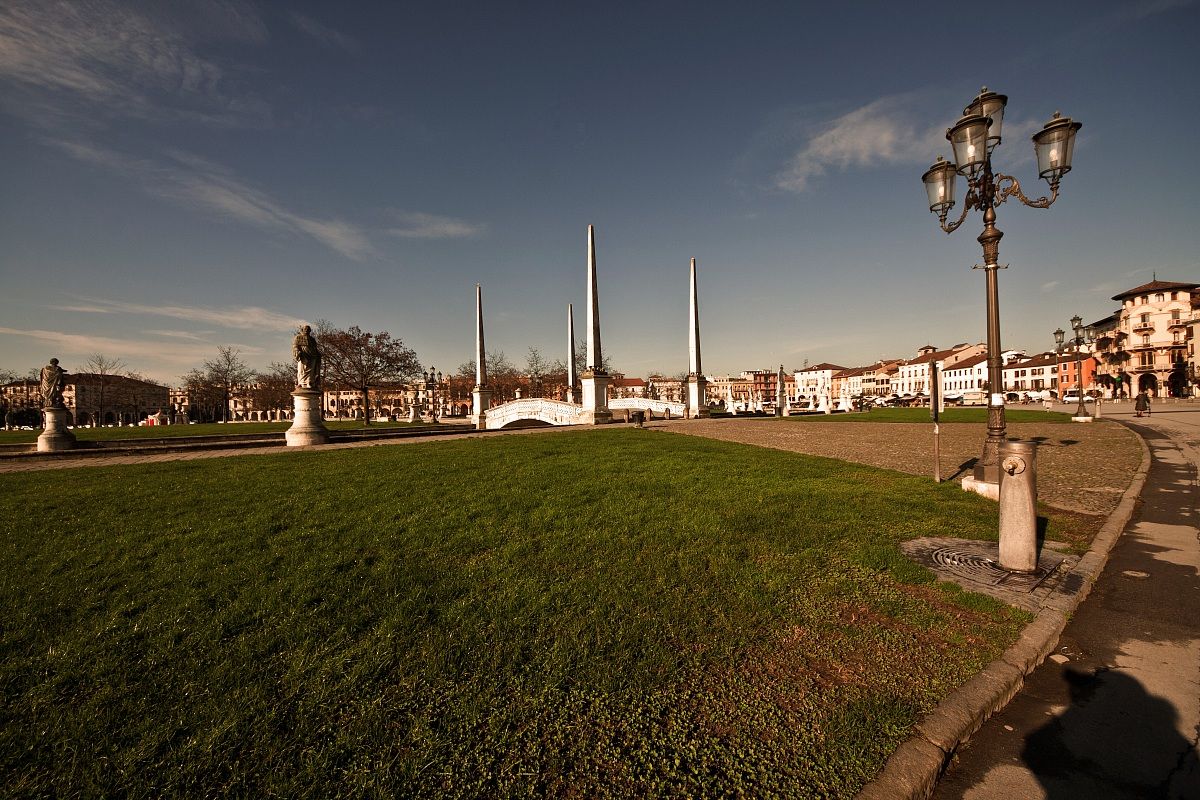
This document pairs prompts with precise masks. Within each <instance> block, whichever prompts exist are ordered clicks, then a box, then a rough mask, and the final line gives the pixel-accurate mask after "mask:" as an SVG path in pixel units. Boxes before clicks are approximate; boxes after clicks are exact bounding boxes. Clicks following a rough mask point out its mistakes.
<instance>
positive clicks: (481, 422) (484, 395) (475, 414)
mask: <svg viewBox="0 0 1200 800" xmlns="http://www.w3.org/2000/svg"><path fill="white" fill-rule="evenodd" d="M491 405H492V390H491V389H486V388H484V387H482V386H476V387H475V388H474V389H472V390H471V424H472V425H474V426H475V430H477V431H482V430H485V429H487V410H488V408H489V407H490V406H491Z"/></svg>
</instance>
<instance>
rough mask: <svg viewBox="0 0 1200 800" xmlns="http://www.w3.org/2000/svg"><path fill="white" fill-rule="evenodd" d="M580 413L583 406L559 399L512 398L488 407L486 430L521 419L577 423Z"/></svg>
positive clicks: (564, 423) (567, 423)
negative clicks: (501, 403) (506, 401)
mask: <svg viewBox="0 0 1200 800" xmlns="http://www.w3.org/2000/svg"><path fill="white" fill-rule="evenodd" d="M582 415H583V406H577V405H575V404H574V403H564V402H563V401H561V400H545V399H541V398H529V399H525V400H513V401H511V402H508V403H504V404H503V405H499V406H496V407H495V408H489V409H488V412H487V427H488V430H495V429H497V428H503V427H504V426H505V425H509V424H511V423H513V422H517V421H518V420H523V419H533V420H538V421H540V422H545V423H548V424H550V425H578V424H579V423H580V417H581V416H582Z"/></svg>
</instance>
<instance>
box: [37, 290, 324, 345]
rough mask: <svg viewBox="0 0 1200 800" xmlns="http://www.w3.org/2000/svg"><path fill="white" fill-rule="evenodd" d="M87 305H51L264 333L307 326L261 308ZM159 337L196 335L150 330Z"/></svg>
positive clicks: (119, 303) (95, 300)
mask: <svg viewBox="0 0 1200 800" xmlns="http://www.w3.org/2000/svg"><path fill="white" fill-rule="evenodd" d="M83 300H84V303H83V304H75V305H61V306H50V308H51V310H54V311H72V312H76V313H91V314H144V315H148V316H158V317H170V318H171V319H181V320H187V321H189V322H202V323H204V324H207V325H218V326H220V327H222V328H234V329H238V330H261V331H293V330H295V329H296V328H297V327H298V326H300V325H303V324H304V323H305V320H302V319H300V318H298V317H290V316H288V315H286V314H280V313H278V312H276V311H271V310H269V309H265V308H259V307H258V306H241V307H234V308H208V307H204V306H181V305H171V304H164V305H145V304H142V303H126V302H123V301H119V300H104V299H100V298H93V297H86V298H83ZM146 332H147V333H155V334H157V335H159V336H176V337H181V338H182V337H194V336H195V334H193V333H189V332H186V331H161V330H156V331H146Z"/></svg>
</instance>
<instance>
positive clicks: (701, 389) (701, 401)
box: [688, 258, 708, 417]
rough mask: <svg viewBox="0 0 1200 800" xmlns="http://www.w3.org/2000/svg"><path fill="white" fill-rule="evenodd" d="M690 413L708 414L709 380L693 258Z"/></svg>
mask: <svg viewBox="0 0 1200 800" xmlns="http://www.w3.org/2000/svg"><path fill="white" fill-rule="evenodd" d="M688 355H689V356H690V361H689V365H688V366H689V369H688V413H689V414H690V415H691V416H692V417H707V416H708V398H707V397H705V390H706V389H707V388H708V381H706V380H705V379H704V372H703V370H702V369H701V367H700V311H699V308H698V307H697V305H696V259H694V258H693V259H692V289H691V303H690V304H689V305H688Z"/></svg>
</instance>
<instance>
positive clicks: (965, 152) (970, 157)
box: [921, 86, 1082, 483]
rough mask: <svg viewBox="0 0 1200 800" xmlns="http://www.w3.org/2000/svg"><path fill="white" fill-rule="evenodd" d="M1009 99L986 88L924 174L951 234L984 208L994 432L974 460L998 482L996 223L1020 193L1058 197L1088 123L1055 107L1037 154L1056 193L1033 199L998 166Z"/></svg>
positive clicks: (1000, 390) (984, 476)
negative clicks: (958, 189)
mask: <svg viewBox="0 0 1200 800" xmlns="http://www.w3.org/2000/svg"><path fill="white" fill-rule="evenodd" d="M1007 103H1008V98H1007V97H1006V96H1005V95H1002V94H996V93H995V92H989V91H988V89H987V87H986V86H985V87H984V88H983V89H981V90H980V92H979V95H978V96H977V97H976V98H975V99H974V101H972V102H971V104H970V105H969V106H967V107H966V108H965V109H963V116H962V118H961V119H959V120H958V122H956V123H954V125H953V127H951V128H950V129H949V130H947V131H946V138H947V139H948V140H949V141H950V144H951V146H952V147H953V150H954V162H950V161H946V160H945V159H943V158H942V157H941V156H938V159H937V161H936V162H934V164H933V166H932V167H930V168H929V170H928V171H927V172H926V173H925V174H924V175H923V176H921V180H922V181H924V183H925V190H926V192H928V194H929V210H930V211H931V212H933V213H934V214H937V215H938V224H939V225H941V228H942V230H944V231H945V232H946V233H953V232H954V231H955V230H957V229H958V227H959V226H960V225H962V223H963V221H964V220H965V219H966V217H967V212H968V211H970V210H971V209H977V210H979V211H982V212H983V233H981V234H980V235H979V243H980V244H981V245H983V264H982V265H976V267H975V269H983V270H985V273H986V276H987V350H988V393H989V397H988V434H987V440H986V441H985V442H984V445H983V456H982V457H981V458H980V460H979V462H978V463H977V464H976V466H975V475H974V477H975V480H977V481H984V482H987V483H999V478H1000V475H999V459H998V457H997V453H998V451H999V446H1000V442H1002V441H1004V434H1005V424H1004V378H1003V364H1002V363H1001V358H1000V304H999V297H998V294H997V290H996V270H998V269H1004V268H1006V267H1007V266H1008V265H1007V264H1005V265H1003V266H1002V265H1000V264H999V263H998V262H999V254H1000V237H1002V236H1003V235H1004V234H1003V233H1001V232H1000V231H999V230H997V228H996V206H998V205H1000V204H1001V203H1004V202H1005V201H1007V200H1008V199H1009V198H1010V197H1016V198H1017V199H1018V200H1020V201H1021V202H1022V203H1024V204H1025V205H1027V206H1030V207H1031V208H1049V207H1050V204H1051V203H1053V202H1054V201H1055V200H1057V199H1058V186H1059V182H1060V181H1061V180H1062V177H1063V176H1064V175H1066V174H1067V173H1068V172H1070V171H1071V157H1072V155H1073V152H1074V149H1075V134H1076V132H1077V131H1078V130H1079V129H1080V128H1081V127H1082V124H1081V123H1079V122H1073V121H1072V120H1070V119H1068V118H1066V117H1062V116H1060V115H1059V113H1058V112H1057V111H1056V112H1054V116H1053V118H1051V120H1050V121H1049V122H1047V123H1046V125H1045V126H1044V127H1043V128H1042V129H1041V130H1040V131H1038V132H1037V133H1035V134H1034V135H1033V149H1034V152H1035V153H1036V154H1037V162H1038V177H1039V178H1042V179H1044V180H1045V181H1046V182H1047V183H1048V184H1049V185H1050V196H1049V197H1041V198H1038V199H1037V200H1030V199H1029V198H1028V197H1026V196H1025V194H1024V193H1023V192H1022V191H1021V184H1020V183H1019V182H1018V181H1017V179H1016V178H1014V177H1012V176H1010V175H1003V174H1000V173H993V172H992V151H993V150H994V149H995V148H996V146H997V145H998V144H1000V128H1001V124H1002V123H1003V120H1004V107H1005V105H1006V104H1007ZM959 175H961V176H962V177H963V178H965V179H966V181H967V196H966V199H965V200H964V201H963V210H962V215H961V216H959V218H958V219H957V220H955V221H954V222H951V223H949V224H947V223H946V219H947V216H948V215H949V213H950V209H951V208H953V207H954V202H955V201H954V181H955V178H956V177H957V176H959Z"/></svg>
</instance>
